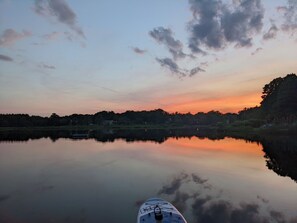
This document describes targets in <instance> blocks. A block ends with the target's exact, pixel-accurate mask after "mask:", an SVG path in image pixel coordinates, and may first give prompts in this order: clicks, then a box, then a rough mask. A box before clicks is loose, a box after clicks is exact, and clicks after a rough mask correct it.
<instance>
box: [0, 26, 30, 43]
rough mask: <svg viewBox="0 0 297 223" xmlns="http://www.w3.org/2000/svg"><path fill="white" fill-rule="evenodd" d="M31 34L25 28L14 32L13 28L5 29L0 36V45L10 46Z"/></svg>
mask: <svg viewBox="0 0 297 223" xmlns="http://www.w3.org/2000/svg"><path fill="white" fill-rule="evenodd" d="M29 36H32V33H31V32H30V31H27V30H23V31H22V32H20V33H19V32H16V31H15V30H13V29H6V30H4V31H3V33H2V34H1V36H0V46H4V47H7V46H11V45H13V44H14V43H15V42H17V41H19V40H21V39H24V38H26V37H29Z"/></svg>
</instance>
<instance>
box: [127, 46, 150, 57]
mask: <svg viewBox="0 0 297 223" xmlns="http://www.w3.org/2000/svg"><path fill="white" fill-rule="evenodd" d="M131 49H132V50H133V52H134V53H136V54H140V55H143V54H145V53H146V52H147V50H143V49H140V48H138V47H131Z"/></svg>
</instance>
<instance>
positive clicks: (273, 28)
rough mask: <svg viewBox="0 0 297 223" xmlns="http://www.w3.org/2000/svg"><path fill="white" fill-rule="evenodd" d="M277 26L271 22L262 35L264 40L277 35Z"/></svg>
mask: <svg viewBox="0 0 297 223" xmlns="http://www.w3.org/2000/svg"><path fill="white" fill-rule="evenodd" d="M277 32H278V28H277V26H276V25H275V24H272V25H271V27H270V28H269V30H268V31H267V32H266V33H265V34H264V35H263V39H264V40H270V39H274V38H275V37H276V35H277Z"/></svg>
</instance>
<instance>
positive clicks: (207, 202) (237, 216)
mask: <svg viewBox="0 0 297 223" xmlns="http://www.w3.org/2000/svg"><path fill="white" fill-rule="evenodd" d="M207 182H208V181H207V180H206V179H203V178H202V177H200V176H198V175H197V174H194V173H192V174H187V173H184V172H182V173H181V174H179V175H177V176H175V177H174V178H173V180H172V181H171V182H170V183H169V184H167V185H164V186H163V187H162V189H161V190H160V191H159V193H158V195H163V194H164V195H171V196H172V199H171V202H172V203H173V204H174V205H175V206H176V207H177V209H178V210H179V211H180V212H184V211H185V210H187V208H189V207H190V208H191V212H192V215H193V217H194V221H192V222H193V223H194V222H197V223H238V222H242V223H269V222H276V223H297V218H292V219H288V218H287V217H286V216H285V215H284V214H283V213H282V212H279V211H275V210H271V209H270V208H269V206H267V203H268V200H267V199H264V198H263V197H262V196H260V195H257V198H258V199H259V200H261V202H260V203H259V204H258V203H243V202H242V203H239V204H234V203H233V202H231V201H229V200H226V199H222V198H221V193H219V194H218V195H214V194H213V191H212V192H211V193H212V195H209V194H207V193H205V192H206V191H205V190H204V189H203V188H201V187H196V189H197V190H196V191H193V192H192V193H188V191H187V192H183V191H182V190H181V189H182V185H183V184H191V183H196V184H200V185H205V184H208V183H207ZM209 185H210V184H209ZM210 186H212V185H210ZM140 203H143V201H140V202H137V206H139V205H140ZM263 205H264V206H263Z"/></svg>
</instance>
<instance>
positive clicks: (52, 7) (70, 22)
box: [34, 0, 85, 38]
mask: <svg viewBox="0 0 297 223" xmlns="http://www.w3.org/2000/svg"><path fill="white" fill-rule="evenodd" d="M34 10H35V12H36V13H37V14H39V15H42V16H52V17H55V18H56V19H57V20H58V21H59V22H61V23H63V24H66V25H67V26H68V27H69V28H70V29H72V30H73V31H75V32H76V33H77V34H78V35H79V36H81V37H83V38H85V35H84V32H83V30H82V28H81V27H79V26H78V24H77V19H76V14H75V13H74V11H73V10H72V9H71V8H70V6H69V5H68V4H67V2H66V1H65V0H35V6H34Z"/></svg>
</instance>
